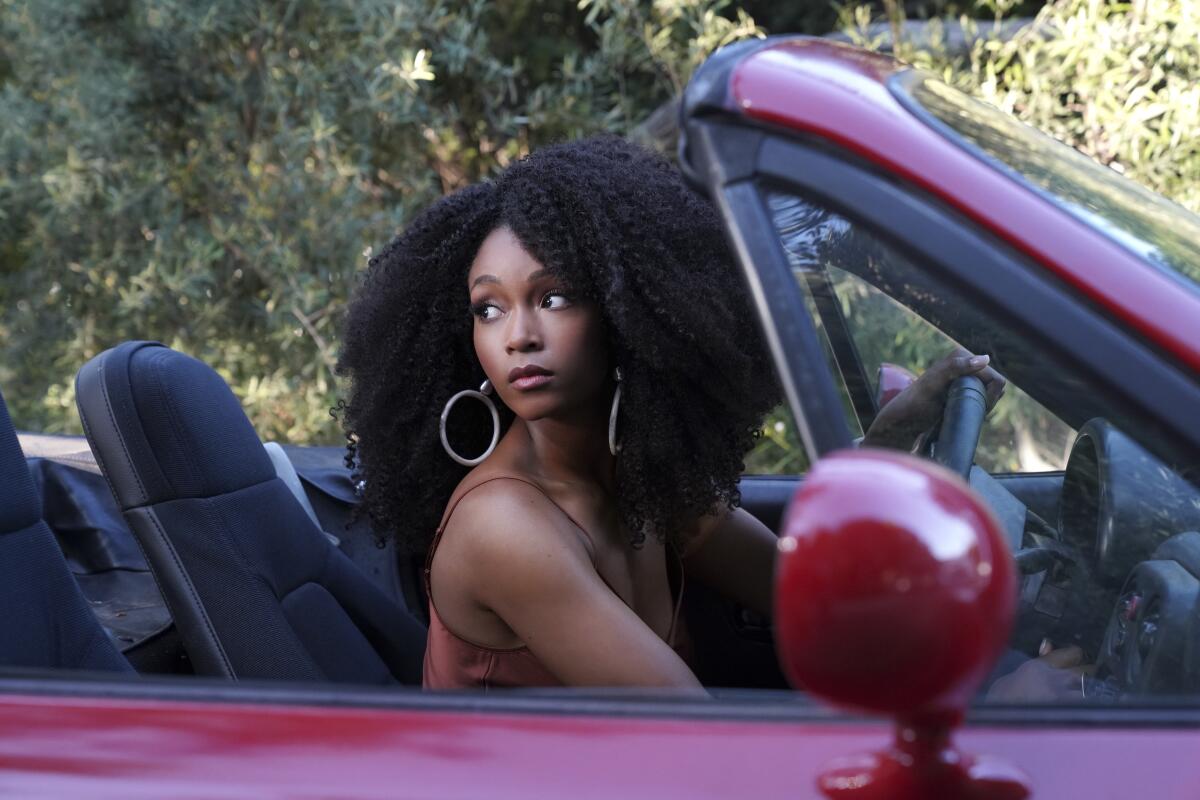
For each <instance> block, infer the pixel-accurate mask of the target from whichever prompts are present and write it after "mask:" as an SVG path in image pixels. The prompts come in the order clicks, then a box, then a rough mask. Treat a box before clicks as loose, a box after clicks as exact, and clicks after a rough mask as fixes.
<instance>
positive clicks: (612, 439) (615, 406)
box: [608, 367, 621, 456]
mask: <svg viewBox="0 0 1200 800" xmlns="http://www.w3.org/2000/svg"><path fill="white" fill-rule="evenodd" d="M613 377H614V378H615V379H616V381H617V390H616V391H615V392H613V401H612V410H611V411H609V412H608V452H610V453H612V454H613V455H614V456H615V455H616V454H617V453H620V452H621V444H620V442H618V441H617V412H618V410H619V409H620V408H621V368H620V367H617V368H616V369H615V370H613Z"/></svg>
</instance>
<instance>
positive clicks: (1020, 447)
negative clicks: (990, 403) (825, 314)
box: [826, 255, 1075, 472]
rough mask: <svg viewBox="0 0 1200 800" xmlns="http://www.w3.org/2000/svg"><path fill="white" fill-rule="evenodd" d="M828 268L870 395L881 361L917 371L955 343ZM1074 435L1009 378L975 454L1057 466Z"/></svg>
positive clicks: (1021, 464)
mask: <svg viewBox="0 0 1200 800" xmlns="http://www.w3.org/2000/svg"><path fill="white" fill-rule="evenodd" d="M896 257H897V258H899V257H900V256H899V255H897V256H896ZM826 267H827V272H828V275H829V281H830V283H831V285H832V288H833V291H834V292H835V294H836V296H837V299H838V300H839V301H840V304H841V311H842V316H843V318H844V319H845V320H846V325H847V328H848V330H849V333H850V336H851V338H852V339H853V340H854V344H855V347H856V348H857V350H858V354H859V357H860V358H861V361H862V365H863V366H864V367H865V369H866V376H865V377H866V379H867V381H868V384H869V386H870V389H871V392H872V394H873V395H877V394H878V392H879V369H880V367H881V365H883V364H893V365H896V366H899V367H903V368H904V369H907V370H909V371H910V372H912V373H914V374H916V375H919V374H921V373H922V372H923V371H924V370H925V369H926V368H927V367H929V365H930V364H932V363H933V362H934V361H936V360H937V359H939V358H941V357H942V356H944V355H945V354H947V353H949V352H951V351H952V350H954V349H955V348H956V347H957V346H958V343H957V342H955V341H954V340H953V339H951V338H950V337H949V336H947V335H946V334H944V333H942V332H941V331H940V330H938V329H937V328H936V327H934V326H933V325H932V324H931V323H930V322H928V321H927V320H925V319H923V318H922V317H921V316H920V315H918V314H916V313H915V312H913V311H912V310H910V309H908V308H907V307H905V306H904V305H902V304H901V303H899V302H897V301H896V300H894V299H892V298H891V297H889V296H888V295H886V294H884V293H883V292H882V291H880V290H879V289H876V288H875V287H874V286H872V285H871V284H869V283H867V282H866V281H865V280H863V279H861V278H859V277H858V276H856V275H854V274H853V273H851V272H847V271H846V270H844V269H840V268H839V267H838V266H837V265H835V264H832V263H830V264H828V265H826ZM1074 438H1075V431H1073V430H1072V429H1071V427H1070V426H1069V425H1067V424H1066V423H1065V422H1063V421H1062V420H1060V419H1059V418H1058V417H1056V416H1054V415H1053V414H1051V413H1050V412H1049V411H1047V410H1046V409H1045V408H1044V407H1043V406H1042V405H1041V404H1039V403H1038V402H1037V401H1036V400H1034V399H1033V398H1031V397H1030V396H1029V395H1028V394H1026V393H1025V392H1023V391H1021V388H1020V387H1019V386H1017V385H1016V384H1015V383H1013V382H1012V381H1009V382H1008V385H1007V388H1006V389H1005V397H1004V402H1003V403H1002V404H1000V405H999V406H997V407H996V408H995V409H994V411H993V414H992V415H991V417H990V418H989V420H988V424H987V426H986V427H985V428H984V430H983V431H982V433H981V434H980V440H979V447H978V449H977V450H976V453H975V459H976V463H977V464H979V466H981V467H983V468H984V469H986V470H987V471H988V472H1044V471H1047V470H1060V469H1062V468H1063V467H1064V466H1065V465H1066V463H1067V456H1068V455H1069V454H1070V446H1071V442H1072V441H1073V440H1074Z"/></svg>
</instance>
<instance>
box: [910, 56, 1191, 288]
mask: <svg viewBox="0 0 1200 800" xmlns="http://www.w3.org/2000/svg"><path fill="white" fill-rule="evenodd" d="M906 83H907V84H908V85H905V84H906ZM896 88H897V91H898V93H899V95H900V97H901V98H902V99H903V100H906V101H910V108H911V107H913V104H912V102H911V101H915V104H916V110H918V111H919V112H921V113H920V116H921V117H922V118H924V119H925V120H926V121H928V122H930V123H931V124H934V126H935V127H936V128H939V129H941V130H943V131H945V130H946V129H947V128H948V129H949V131H950V132H951V133H950V135H951V137H952V138H953V140H954V141H956V142H958V143H963V142H965V143H967V144H968V145H970V146H971V147H972V149H973V150H975V152H976V153H980V152H981V153H982V154H985V157H987V158H988V160H989V161H991V162H992V163H997V164H998V165H999V166H1000V167H1001V168H1003V169H1004V170H1005V171H1006V172H1008V173H1009V174H1012V175H1015V176H1016V177H1017V178H1018V179H1020V180H1021V181H1022V182H1024V183H1025V184H1027V185H1029V186H1031V187H1032V188H1034V189H1036V190H1037V191H1039V192H1040V193H1041V194H1042V195H1043V196H1045V197H1047V198H1048V199H1050V200H1052V201H1053V202H1055V203H1056V204H1058V205H1059V206H1061V207H1062V208H1064V209H1066V210H1067V211H1068V212H1070V213H1071V214H1074V215H1075V216H1076V217H1079V218H1080V219H1082V220H1083V221H1084V222H1085V223H1087V224H1088V225H1091V226H1093V227H1095V228H1097V229H1098V230H1100V231H1102V232H1104V233H1105V234H1106V235H1107V236H1109V237H1111V238H1112V239H1114V240H1115V241H1117V242H1118V243H1119V244H1121V245H1122V246H1124V247H1126V248H1128V249H1129V250H1131V251H1133V252H1134V253H1136V254H1137V255H1139V256H1141V257H1142V258H1144V259H1146V260H1148V261H1149V262H1151V263H1153V264H1155V265H1157V266H1158V267H1160V268H1161V269H1163V270H1164V271H1166V272H1168V273H1170V274H1173V275H1175V276H1176V277H1179V278H1180V283H1181V285H1185V286H1186V287H1187V288H1188V289H1190V290H1192V291H1195V290H1196V289H1197V285H1196V283H1195V281H1197V280H1200V223H1197V220H1196V217H1195V215H1193V214H1189V213H1188V212H1187V211H1185V210H1184V209H1183V208H1181V207H1179V206H1177V205H1176V204H1174V203H1172V202H1170V201H1169V200H1167V199H1166V198H1164V197H1162V196H1160V195H1158V194H1155V193H1154V192H1151V191H1149V190H1147V189H1145V188H1143V187H1142V186H1139V185H1138V184H1136V183H1134V182H1133V181H1131V180H1128V179H1127V178H1124V177H1122V176H1121V175H1119V174H1118V173H1117V172H1116V171H1114V170H1112V169H1109V168H1108V167H1105V166H1101V165H1100V164H1097V163H1096V162H1095V161H1093V160H1092V159H1090V158H1088V157H1087V156H1084V155H1083V154H1081V153H1078V152H1076V151H1075V150H1073V149H1072V148H1070V147H1068V146H1067V145H1065V144H1063V143H1061V142H1059V141H1056V140H1055V139H1053V138H1051V137H1050V136H1047V135H1045V134H1043V133H1042V132H1040V131H1038V130H1036V129H1034V128H1031V127H1029V126H1028V125H1025V124H1023V123H1021V122H1019V121H1017V120H1016V119H1015V118H1014V117H1012V116H1010V115H1008V114H1005V113H1004V112H1002V111H1000V110H999V109H996V108H993V107H992V106H989V105H988V104H986V103H982V102H980V101H978V100H976V99H974V98H972V97H968V96H967V95H965V94H963V93H962V92H960V91H958V90H956V89H954V88H952V87H950V86H947V85H946V84H945V83H943V82H942V81H939V80H937V79H936V78H931V77H928V76H923V75H915V76H914V77H913V78H912V79H910V80H908V81H906V82H901V83H897V84H896Z"/></svg>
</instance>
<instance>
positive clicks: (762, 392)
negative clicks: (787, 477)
mask: <svg viewBox="0 0 1200 800" xmlns="http://www.w3.org/2000/svg"><path fill="white" fill-rule="evenodd" d="M501 226H507V227H508V228H509V229H511V230H512V232H513V233H514V234H515V235H516V237H517V239H518V240H519V241H520V242H521V244H522V245H523V246H524V247H525V249H526V250H528V251H529V253H530V254H531V255H533V256H534V257H535V258H536V259H537V260H538V261H540V262H541V263H542V264H543V265H544V266H545V267H546V268H547V269H549V270H550V271H551V272H553V273H555V274H556V275H558V276H559V277H560V278H561V279H562V280H563V281H565V282H566V283H567V285H569V286H570V287H572V289H573V291H575V292H577V293H579V294H581V295H583V296H584V297H586V298H588V299H589V300H591V301H592V302H594V303H596V304H597V305H598V307H599V309H600V313H601V316H602V318H603V321H604V324H605V327H606V330H607V337H608V345H609V353H610V354H611V357H612V361H613V363H615V364H617V365H620V368H621V373H622V379H623V382H622V384H621V385H622V390H621V391H622V395H621V412H620V414H621V416H620V422H619V425H620V431H621V441H622V448H623V449H622V452H621V455H620V456H619V457H618V459H617V468H616V487H617V491H616V496H617V505H618V513H619V515H620V518H621V520H622V522H623V524H624V525H625V526H626V529H627V530H628V531H630V535H631V540H632V544H633V545H634V546H639V545H640V544H641V543H642V542H643V541H644V538H645V535H646V534H647V533H652V534H653V535H655V536H657V537H658V538H659V539H660V540H664V541H670V542H672V543H674V544H676V545H682V544H683V543H682V542H681V541H679V534H678V531H680V530H681V529H683V528H684V527H685V526H686V525H687V523H688V522H689V521H692V522H694V521H695V520H696V519H697V518H698V517H699V516H700V515H702V514H705V513H712V512H714V511H715V510H717V509H718V508H719V507H720V506H725V507H731V506H734V505H736V504H738V503H739V502H740V497H739V495H738V491H737V482H738V478H739V476H740V474H741V472H742V469H743V457H744V455H745V453H746V452H747V450H749V449H750V447H751V446H752V445H753V443H754V440H755V438H756V437H757V436H758V435H759V431H760V428H761V425H762V418H763V416H764V415H765V413H766V412H767V411H768V410H769V409H770V408H771V407H772V406H773V405H774V404H775V403H776V402H777V398H778V395H779V388H778V384H777V381H776V378H775V374H774V371H773V368H772V366H771V364H770V360H769V357H768V355H767V351H766V347H765V346H764V343H763V339H762V336H761V333H760V331H759V329H758V325H757V323H756V321H755V316H754V313H753V311H752V308H751V305H750V301H749V296H748V293H747V291H746V288H745V286H744V285H743V282H742V279H741V277H740V275H739V274H738V271H737V269H736V267H735V265H734V263H733V260H732V257H731V254H730V251H729V248H728V247H727V245H726V242H725V239H724V236H723V233H722V230H721V225H720V222H719V221H718V219H717V217H716V214H715V213H714V211H713V209H712V207H711V206H710V204H709V203H708V202H707V201H706V200H705V199H704V198H702V197H700V196H698V195H696V194H695V193H693V192H692V191H691V190H690V189H688V188H687V187H686V186H685V185H684V183H683V181H682V179H681V177H680V175H679V173H678V172H677V171H676V170H675V169H674V167H672V166H671V165H670V164H669V163H668V162H666V161H665V160H664V159H662V158H661V157H659V156H657V155H655V154H653V153H651V152H649V151H647V150H645V149H643V148H641V147H638V146H636V145H634V144H632V143H630V142H627V141H625V140H623V139H619V138H616V137H607V136H606V137H597V138H590V139H584V140H580V141H576V142H571V143H566V144H560V145H554V146H551V147H546V148H544V149H541V150H539V151H537V152H535V153H534V154H532V155H530V156H529V157H527V158H524V159H522V160H521V161H519V162H517V163H515V164H513V165H512V166H510V167H509V168H508V169H506V170H505V171H504V172H502V173H501V174H500V175H499V176H498V177H496V178H495V179H493V180H491V181H487V182H484V183H480V184H477V185H474V186H471V187H469V188H466V189H463V190H461V191H458V192H455V193H454V194H452V195H449V196H447V197H445V198H443V199H441V200H440V201H438V202H436V203H434V204H433V205H432V206H431V207H430V208H428V209H427V210H426V211H424V212H423V213H421V214H420V215H419V216H418V217H417V218H416V219H414V220H413V222H412V224H411V225H410V226H409V227H408V229H407V230H405V231H404V232H403V233H402V234H401V235H400V236H398V237H397V238H396V239H395V240H393V241H392V242H391V243H390V244H389V245H388V246H387V247H386V248H385V249H384V250H383V251H382V252H380V253H379V254H378V255H377V256H375V257H374V258H372V259H371V261H370V263H369V266H368V268H367V270H366V273H365V275H364V277H363V279H362V281H361V283H360V285H359V286H358V288H357V291H356V293H355V296H354V299H353V300H352V302H351V304H350V307H349V311H348V314H347V317H346V321H345V326H344V331H343V337H342V349H341V353H340V358H339V361H338V371H339V373H340V374H342V375H343V376H347V377H349V379H350V389H349V393H348V399H347V400H345V401H343V402H342V403H340V404H339V408H340V410H341V412H342V424H343V426H344V428H345V431H346V435H347V438H348V440H349V441H350V443H351V444H350V453H349V455H348V456H347V460H348V462H350V461H352V462H354V464H355V466H356V468H357V470H358V475H357V477H358V478H361V479H362V480H363V481H364V484H362V486H363V502H364V506H365V508H366V511H367V512H368V514H369V515H370V517H371V520H372V522H373V523H374V526H375V528H376V530H377V531H379V532H380V533H381V534H382V535H389V534H390V535H394V536H395V537H396V539H397V542H398V545H399V548H400V549H401V551H406V552H409V553H419V552H422V551H424V550H425V548H427V547H428V545H429V542H430V539H431V538H432V535H433V533H434V530H435V529H436V527H437V523H438V520H439V518H440V516H441V514H442V512H443V510H444V507H445V504H446V502H447V501H448V499H449V497H450V494H451V493H452V491H453V490H454V487H455V486H456V485H457V484H458V482H459V481H461V480H462V478H463V476H464V475H465V474H466V472H467V471H468V470H467V468H466V467H462V466H460V465H459V464H457V463H455V462H454V461H452V460H451V459H450V458H449V457H448V456H447V455H446V453H445V451H444V450H443V449H442V445H441V441H440V438H439V432H438V431H439V418H440V415H441V413H442V409H443V407H444V406H445V404H446V401H447V400H449V399H450V397H451V396H452V395H453V394H455V393H456V392H458V391H460V390H461V389H465V388H475V387H478V386H479V384H480V383H481V382H482V381H483V379H484V377H485V376H484V373H483V369H482V367H481V366H480V365H479V362H478V360H477V359H476V357H475V352H474V348H473V345H472V325H473V321H472V315H471V313H470V302H469V299H468V288H467V280H466V276H467V273H468V270H469V269H470V266H471V263H472V261H473V260H474V257H475V254H476V251H477V250H478V249H479V246H480V244H481V243H482V241H483V239H484V238H485V237H486V236H487V235H488V234H489V233H490V232H491V231H492V230H494V229H496V228H498V227H501ZM476 405H482V404H477V403H460V404H458V405H457V406H455V410H454V414H453V416H452V417H451V422H450V425H448V428H450V429H451V434H450V435H451V437H452V438H451V443H452V445H453V446H454V448H455V449H456V450H457V451H458V452H461V453H480V452H483V451H484V450H485V449H486V447H487V443H488V441H489V440H490V438H491V434H492V422H491V417H490V416H489V415H488V414H487V413H486V411H483V412H482V413H479V414H477V415H475V416H472V415H471V414H470V413H469V411H468V410H467V409H464V410H463V412H461V413H460V410H459V409H460V408H463V407H464V406H476ZM477 410H478V409H477ZM501 415H502V424H503V427H504V428H505V429H507V427H508V425H509V424H510V423H511V420H512V414H511V412H509V411H507V409H504V408H501Z"/></svg>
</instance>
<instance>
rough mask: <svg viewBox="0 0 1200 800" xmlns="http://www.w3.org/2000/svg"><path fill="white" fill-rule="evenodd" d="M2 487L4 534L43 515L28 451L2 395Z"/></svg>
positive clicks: (1, 524)
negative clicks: (28, 459)
mask: <svg viewBox="0 0 1200 800" xmlns="http://www.w3.org/2000/svg"><path fill="white" fill-rule="evenodd" d="M0 486H2V487H4V502H2V503H0V535H3V534H4V533H7V532H9V531H19V530H21V529H23V528H28V527H29V526H30V525H33V524H34V523H35V522H37V521H38V520H40V519H41V518H42V501H41V498H40V497H39V496H38V492H37V488H36V487H35V486H34V485H33V478H32V477H31V476H30V474H29V467H28V466H27V465H26V464H25V454H24V453H23V452H22V451H21V443H20V442H18V441H17V432H16V430H14V429H13V424H12V420H11V419H10V418H9V416H8V407H7V406H6V405H5V404H4V398H3V397H0Z"/></svg>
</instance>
